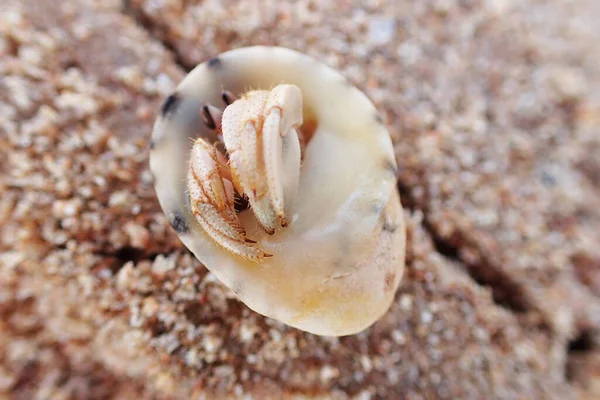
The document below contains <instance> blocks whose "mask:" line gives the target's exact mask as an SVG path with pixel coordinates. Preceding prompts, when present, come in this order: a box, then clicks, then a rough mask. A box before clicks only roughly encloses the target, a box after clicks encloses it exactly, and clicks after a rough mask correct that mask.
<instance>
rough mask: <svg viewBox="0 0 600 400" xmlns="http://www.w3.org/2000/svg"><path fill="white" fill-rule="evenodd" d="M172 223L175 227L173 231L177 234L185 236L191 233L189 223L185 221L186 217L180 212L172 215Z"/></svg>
mask: <svg viewBox="0 0 600 400" xmlns="http://www.w3.org/2000/svg"><path fill="white" fill-rule="evenodd" d="M170 222H171V226H172V227H173V229H175V232H177V233H181V234H184V233H188V232H189V231H190V227H189V225H188V223H187V221H186V220H185V217H184V216H183V215H181V214H179V213H178V212H173V213H171V218H170Z"/></svg>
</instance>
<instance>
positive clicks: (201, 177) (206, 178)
mask: <svg viewBox="0 0 600 400" xmlns="http://www.w3.org/2000/svg"><path fill="white" fill-rule="evenodd" d="M191 180H193V181H195V182H197V183H198V184H199V188H200V190H201V191H202V192H203V197H204V198H206V199H208V202H210V203H211V204H214V206H215V207H216V208H218V209H223V208H226V207H227V206H228V204H227V195H226V193H225V187H224V186H223V181H222V178H221V175H220V173H219V162H218V161H217V157H216V153H215V148H214V147H213V146H211V145H210V144H208V142H206V141H205V140H204V139H201V138H200V139H197V140H196V141H195V142H194V145H193V146H192V152H191V156H190V169H189V174H188V187H190V186H191V182H190V181H191ZM190 194H191V193H190Z"/></svg>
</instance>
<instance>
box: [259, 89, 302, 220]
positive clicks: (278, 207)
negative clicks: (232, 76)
mask: <svg viewBox="0 0 600 400" xmlns="http://www.w3.org/2000/svg"><path fill="white" fill-rule="evenodd" d="M301 124H302V94H301V92H300V90H299V89H298V87H296V86H294V85H279V86H277V87H275V88H274V89H273V90H272V91H271V92H270V93H269V97H268V99H267V102H266V104H265V120H264V124H263V129H262V140H263V161H264V170H265V175H266V181H267V188H268V194H269V199H270V201H271V207H272V208H273V211H274V213H275V214H276V215H277V217H278V219H279V224H280V225H281V226H286V225H287V224H288V218H287V217H286V215H285V209H284V186H285V179H288V178H289V179H293V180H295V177H286V176H283V174H284V167H283V159H282V157H283V151H282V150H283V149H282V146H283V141H282V138H283V137H284V136H286V135H288V134H290V133H291V134H296V135H297V133H296V132H295V128H296V127H297V126H299V125H301ZM292 131H293V132H292ZM290 161H291V160H290ZM292 173H295V174H299V168H298V171H293V172H292Z"/></svg>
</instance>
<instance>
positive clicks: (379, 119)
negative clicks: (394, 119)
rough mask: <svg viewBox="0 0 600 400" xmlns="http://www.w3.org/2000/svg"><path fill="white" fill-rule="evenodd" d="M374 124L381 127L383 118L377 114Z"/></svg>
mask: <svg viewBox="0 0 600 400" xmlns="http://www.w3.org/2000/svg"><path fill="white" fill-rule="evenodd" d="M375 122H377V123H378V124H382V125H383V118H382V117H381V115H379V114H375Z"/></svg>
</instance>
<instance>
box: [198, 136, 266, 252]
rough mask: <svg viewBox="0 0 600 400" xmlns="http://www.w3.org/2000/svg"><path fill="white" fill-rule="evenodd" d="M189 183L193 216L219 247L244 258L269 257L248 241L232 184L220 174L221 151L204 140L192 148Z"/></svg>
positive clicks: (199, 140)
mask: <svg viewBox="0 0 600 400" xmlns="http://www.w3.org/2000/svg"><path fill="white" fill-rule="evenodd" d="M187 181H188V182H187V183H188V190H189V196H190V204H191V209H192V213H193V214H194V216H195V217H196V220H197V221H198V223H199V224H200V225H201V226H202V227H203V228H204V230H205V231H206V232H207V233H208V234H209V235H210V236H211V237H212V238H213V239H214V240H215V241H216V242H217V243H219V244H220V245H221V246H223V247H224V248H226V249H227V250H229V251H231V252H232V253H235V254H238V255H240V256H242V257H246V258H251V259H260V258H262V257H266V256H269V255H268V254H266V253H265V252H264V251H262V250H261V249H259V248H257V247H255V246H252V245H251V244H253V243H254V241H252V240H249V239H247V238H246V232H245V231H244V228H243V227H242V224H241V223H240V221H239V219H238V217H237V215H236V212H235V208H234V189H233V184H232V183H231V181H230V180H228V179H227V178H226V177H223V176H222V174H221V173H220V162H219V157H218V151H217V150H216V148H215V147H213V146H211V145H210V144H208V143H207V142H206V141H204V139H197V140H196V142H195V143H194V146H193V147H192V153H191V157H190V168H189V171H188V178H187Z"/></svg>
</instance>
